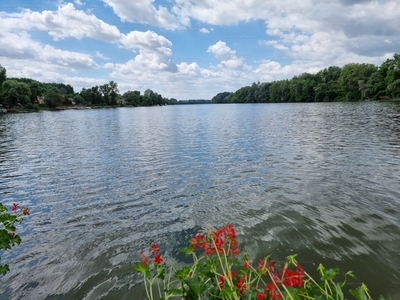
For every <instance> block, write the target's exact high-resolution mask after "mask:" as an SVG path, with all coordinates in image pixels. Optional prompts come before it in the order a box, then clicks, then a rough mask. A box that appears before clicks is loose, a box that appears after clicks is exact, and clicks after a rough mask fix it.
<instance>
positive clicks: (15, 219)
mask: <svg viewBox="0 0 400 300" xmlns="http://www.w3.org/2000/svg"><path fill="white" fill-rule="evenodd" d="M11 210H12V212H9V211H8V210H7V208H6V207H5V206H4V205H3V203H0V250H8V249H11V248H12V247H13V246H15V245H19V244H20V243H21V237H20V236H19V235H18V234H16V233H15V231H16V227H15V225H16V223H21V222H22V221H23V218H22V215H29V214H30V212H29V209H28V208H26V207H20V206H19V205H18V204H16V203H14V204H13V206H12V208H11ZM0 260H1V258H0ZM9 270H10V268H9V266H8V265H7V264H4V265H0V274H2V275H5V274H6V273H7V272H8V271H9Z"/></svg>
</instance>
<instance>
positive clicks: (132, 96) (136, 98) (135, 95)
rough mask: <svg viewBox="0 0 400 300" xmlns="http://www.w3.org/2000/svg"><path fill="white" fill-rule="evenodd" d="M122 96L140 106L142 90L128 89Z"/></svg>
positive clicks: (132, 103)
mask: <svg viewBox="0 0 400 300" xmlns="http://www.w3.org/2000/svg"><path fill="white" fill-rule="evenodd" d="M122 97H123V98H124V99H125V101H126V102H127V103H128V104H130V105H133V106H140V105H141V103H140V91H127V92H125V93H124V94H123V95H122Z"/></svg>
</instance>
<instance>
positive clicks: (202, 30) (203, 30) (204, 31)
mask: <svg viewBox="0 0 400 300" xmlns="http://www.w3.org/2000/svg"><path fill="white" fill-rule="evenodd" d="M200 32H201V33H210V31H209V30H208V29H207V28H204V27H203V28H201V29H200Z"/></svg>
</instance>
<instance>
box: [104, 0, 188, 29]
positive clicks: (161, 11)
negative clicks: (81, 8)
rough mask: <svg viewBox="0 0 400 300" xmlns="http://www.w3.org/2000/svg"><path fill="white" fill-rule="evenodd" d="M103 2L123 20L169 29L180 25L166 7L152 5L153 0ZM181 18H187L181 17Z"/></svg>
mask: <svg viewBox="0 0 400 300" xmlns="http://www.w3.org/2000/svg"><path fill="white" fill-rule="evenodd" d="M103 2H104V3H105V4H107V5H108V6H110V7H112V9H113V10H114V13H115V14H116V15H118V16H119V17H120V18H121V20H123V21H130V22H139V23H144V24H150V25H154V26H159V27H163V28H166V29H170V30H175V29H179V28H181V27H182V25H181V23H180V22H179V21H178V19H177V17H176V16H175V15H174V14H172V13H171V12H170V11H169V10H168V8H167V7H165V6H162V5H159V6H158V9H157V8H156V7H155V6H154V5H153V0H135V1H120V0H103ZM181 20H186V21H185V22H186V23H187V21H188V19H187V18H186V19H185V18H184V17H183V18H182V19H181Z"/></svg>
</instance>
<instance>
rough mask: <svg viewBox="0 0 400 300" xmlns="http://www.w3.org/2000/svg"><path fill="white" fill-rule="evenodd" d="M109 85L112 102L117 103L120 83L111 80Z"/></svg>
mask: <svg viewBox="0 0 400 300" xmlns="http://www.w3.org/2000/svg"><path fill="white" fill-rule="evenodd" d="M108 86H109V87H110V104H111V105H117V96H118V93H119V90H118V84H117V83H116V82H114V81H112V80H111V81H110V82H109V83H108Z"/></svg>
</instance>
